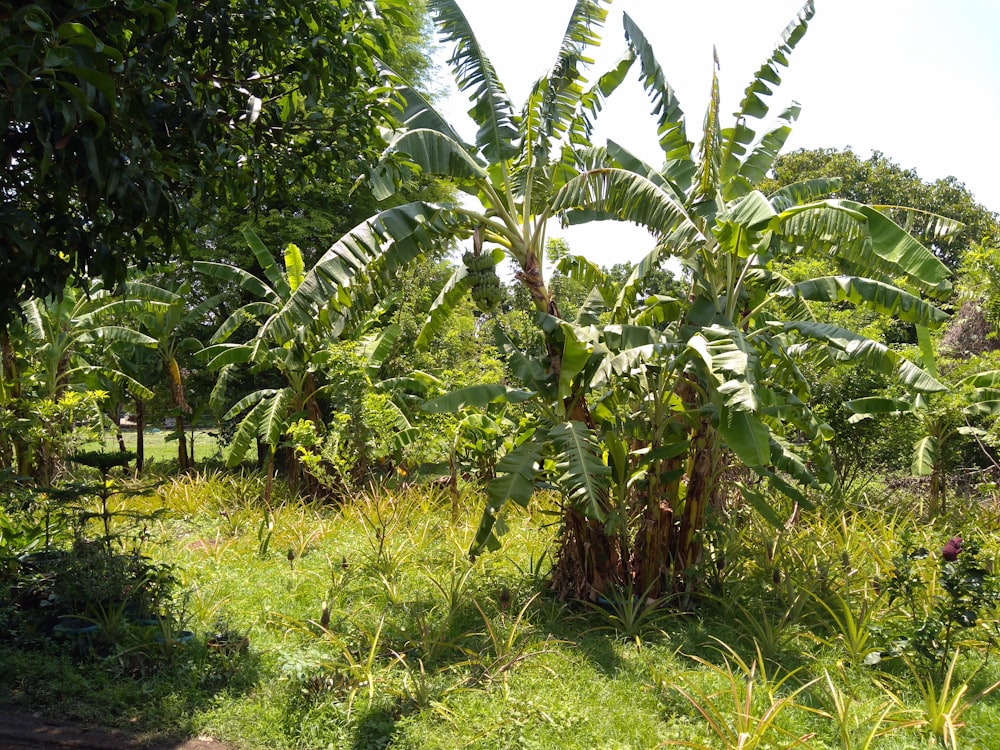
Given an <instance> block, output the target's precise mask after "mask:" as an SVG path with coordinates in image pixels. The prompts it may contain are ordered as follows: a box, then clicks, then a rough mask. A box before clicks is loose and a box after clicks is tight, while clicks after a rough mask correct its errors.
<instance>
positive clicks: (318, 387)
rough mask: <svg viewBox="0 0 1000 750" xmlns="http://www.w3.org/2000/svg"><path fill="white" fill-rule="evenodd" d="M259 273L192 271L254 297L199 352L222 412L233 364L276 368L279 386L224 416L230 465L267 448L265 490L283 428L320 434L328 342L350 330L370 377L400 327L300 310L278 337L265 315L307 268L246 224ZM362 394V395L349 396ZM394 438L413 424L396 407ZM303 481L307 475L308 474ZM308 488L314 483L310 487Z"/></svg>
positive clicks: (291, 248) (217, 267)
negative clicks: (231, 424) (237, 337)
mask: <svg viewBox="0 0 1000 750" xmlns="http://www.w3.org/2000/svg"><path fill="white" fill-rule="evenodd" d="M243 234H244V237H245V238H246V240H247V243H248V244H249V246H250V248H251V250H252V251H253V253H254V256H255V258H256V259H257V263H258V265H259V266H260V268H261V269H262V271H263V274H264V277H265V279H266V281H265V280H264V279H261V278H259V277H257V276H255V275H254V274H252V273H250V272H249V271H246V270H244V269H241V268H237V267H235V266H230V265H228V264H223V263H215V262H208V261H199V262H196V263H195V270H196V271H198V272H199V273H202V274H205V275H209V276H212V277H213V278H215V279H218V280H220V281H222V282H224V283H228V284H233V285H236V286H239V287H240V288H241V289H243V290H244V291H245V292H248V293H250V294H251V295H252V296H253V297H255V298H256V299H254V300H252V301H250V302H248V303H247V304H245V305H243V306H241V307H240V308H238V309H237V310H235V311H234V312H233V313H232V314H231V315H229V316H228V317H227V318H226V319H225V320H223V321H221V323H220V325H219V327H218V328H217V329H216V331H215V333H214V334H213V336H212V339H211V341H210V345H209V346H207V347H206V348H205V350H204V351H203V357H204V358H205V359H206V361H207V363H208V367H209V369H211V370H218V371H219V379H218V382H217V385H216V387H215V389H214V390H213V393H212V402H213V405H214V406H216V407H217V408H219V410H220V411H221V410H222V409H223V408H226V402H225V398H226V390H227V386H228V384H229V383H230V382H231V380H232V376H233V375H234V374H235V373H236V372H237V371H238V370H237V368H238V367H239V366H249V367H250V368H251V370H252V371H253V372H255V373H268V372H270V373H275V374H277V376H278V378H279V379H280V381H282V382H283V385H281V386H280V387H265V388H258V389H257V390H255V391H253V392H252V393H249V394H247V395H245V396H243V397H242V398H240V399H238V400H237V401H236V403H234V404H231V405H228V408H227V409H226V411H225V414H224V415H223V419H224V420H230V419H237V418H238V419H239V424H238V426H237V429H236V433H235V435H234V438H233V442H232V445H231V447H230V451H229V455H228V457H227V461H228V463H229V464H230V465H231V466H234V465H236V464H238V463H240V462H241V461H242V460H243V459H244V457H245V456H246V453H247V451H248V450H249V448H250V445H251V444H252V443H253V442H254V441H255V440H256V441H258V442H259V444H262V445H264V446H266V447H267V451H268V459H267V472H268V484H267V487H268V496H270V487H271V482H272V481H273V476H274V469H275V458H276V456H277V453H278V450H279V447H280V446H281V445H282V443H283V442H284V441H285V435H286V433H287V431H288V427H289V426H290V425H291V424H292V423H293V422H294V421H295V420H297V419H299V418H304V419H307V420H308V421H309V422H311V423H312V424H313V425H314V426H315V429H317V430H319V431H320V432H322V430H323V427H324V424H323V414H322V412H321V409H320V406H319V402H318V400H317V399H318V398H319V397H320V396H322V395H323V394H324V393H325V392H326V391H328V390H329V388H328V386H327V385H324V384H323V382H322V381H323V379H324V378H323V375H324V372H325V369H326V368H327V367H328V366H330V364H331V361H332V350H331V349H330V344H331V343H332V342H334V341H336V340H337V339H338V337H344V336H349V337H353V338H355V339H356V340H357V341H358V348H359V358H360V360H359V361H361V362H362V363H363V366H364V368H365V369H366V374H367V376H368V377H372V378H373V377H374V373H375V371H377V369H378V366H379V364H380V363H381V361H382V358H384V357H385V356H386V355H387V353H388V352H389V350H390V349H391V347H392V344H393V342H394V341H395V337H396V336H397V335H398V332H399V328H398V326H389V327H387V328H385V329H383V330H382V331H380V332H378V333H372V334H371V335H370V336H366V332H368V331H369V329H370V325H368V324H370V323H371V322H373V321H374V320H375V319H376V318H377V317H378V314H377V313H375V314H372V315H369V316H368V317H367V318H365V317H364V316H361V315H355V316H350V315H346V314H338V315H330V314H329V313H328V312H327V313H323V314H320V315H318V316H316V317H313V316H312V315H303V316H300V317H298V318H296V319H293V321H292V324H291V325H290V326H289V327H288V329H287V332H288V335H281V332H283V331H286V329H285V328H282V327H276V326H270V325H268V321H270V320H272V319H273V318H274V316H276V315H278V314H279V313H280V312H281V311H282V310H283V309H284V308H285V306H286V305H287V304H288V303H289V300H290V299H291V298H292V297H293V295H295V293H296V292H297V290H298V289H299V288H300V286H301V285H302V284H303V283H304V282H305V280H306V277H307V274H306V269H305V263H304V259H303V257H302V253H301V251H300V249H299V248H298V247H297V246H296V245H294V244H289V245H288V246H287V247H286V248H285V251H284V254H283V262H284V267H283V268H282V266H281V265H280V264H279V263H278V262H277V261H276V259H275V258H274V257H273V256H272V254H271V252H270V251H269V250H268V249H267V247H266V246H265V245H264V243H263V242H262V241H261V240H260V238H259V237H258V236H257V234H256V233H255V232H254V231H253V230H252V229H250V228H247V229H245V230H244V232H243ZM245 325H250V326H251V327H252V328H253V335H252V336H251V337H250V338H249V339H248V340H247V341H245V342H233V341H231V340H230V339H231V338H232V337H233V336H234V334H236V333H237V332H238V331H239V330H240V329H241V328H243V327H244V326H245ZM353 395H355V396H357V397H358V398H360V395H361V394H353ZM397 416H398V420H397V427H398V428H399V430H400V433H399V440H401V441H403V440H405V439H406V438H407V437H408V436H412V434H413V432H412V426H411V425H410V424H409V422H408V421H407V419H406V417H405V415H404V414H403V413H402V412H401V411H399V412H398V413H397ZM289 462H290V463H289V466H288V470H289V478H290V481H291V483H292V484H293V486H294V485H296V484H297V483H298V480H299V477H300V466H299V461H298V457H297V455H296V454H295V453H294V452H292V453H289ZM308 481H310V482H311V481H312V480H311V479H309V480H308ZM309 489H310V491H316V490H317V489H318V487H316V486H310V488H309Z"/></svg>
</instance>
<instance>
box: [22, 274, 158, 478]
mask: <svg viewBox="0 0 1000 750" xmlns="http://www.w3.org/2000/svg"><path fill="white" fill-rule="evenodd" d="M106 300H107V294H106V292H105V291H104V290H103V289H102V288H101V287H100V285H97V286H96V287H95V288H94V289H92V290H91V292H90V293H89V294H84V293H83V292H82V291H81V290H78V289H75V288H73V287H68V288H67V289H66V290H65V292H64V294H63V297H62V299H60V300H58V301H55V300H40V299H37V298H36V299H31V300H28V301H27V302H25V303H24V304H23V305H22V306H21V312H22V314H23V322H22V323H21V324H20V325H19V326H15V327H14V328H13V329H12V330H11V331H9V332H6V333H5V334H4V335H5V342H6V344H5V347H4V349H5V351H4V364H5V367H4V379H5V380H7V379H8V378H11V380H10V384H9V387H6V388H5V389H4V390H5V392H6V393H7V394H8V395H10V396H14V397H15V399H13V401H12V402H11V406H13V408H14V409H15V411H16V412H20V413H21V415H22V417H23V418H24V419H25V420H27V421H30V420H31V419H33V418H34V417H35V416H37V414H36V412H37V413H39V414H40V413H41V412H39V410H36V409H34V408H31V407H30V406H29V402H27V401H25V399H31V400H33V401H35V402H37V401H38V400H39V399H45V400H47V401H48V402H50V403H51V404H53V405H54V404H58V403H59V402H60V401H61V400H62V398H63V396H64V395H65V394H66V392H67V391H68V390H70V389H72V388H76V389H82V388H85V387H87V384H88V381H91V382H92V381H94V380H95V379H96V380H98V381H102V382H105V383H113V384H115V385H117V386H120V387H123V388H129V389H131V390H133V391H135V392H137V393H142V394H145V395H151V393H150V391H149V389H148V388H146V387H145V386H144V385H143V384H142V383H140V382H139V381H138V380H136V378H134V377H133V376H132V375H131V374H130V373H128V372H126V371H125V370H123V369H122V368H120V367H118V366H117V365H116V363H115V362H113V361H111V360H108V359H106V358H104V357H103V353H104V352H106V351H107V350H108V349H109V348H110V347H112V346H116V345H122V344H129V345H136V346H145V345H148V344H150V343H152V342H151V340H150V339H149V338H148V337H146V336H144V335H143V334H141V333H138V332H136V331H133V330H130V329H129V328H127V327H124V326H119V325H113V324H108V323H107V322H105V321H103V320H101V318H100V315H99V310H100V308H101V306H102V305H103V304H104V303H105V302H106ZM11 334H13V336H14V337H15V338H16V339H18V340H17V341H16V342H14V341H12V340H11V339H10V338H7V337H9V336H10V335H11ZM15 348H16V349H17V350H18V351H21V352H23V353H24V355H25V359H24V361H23V362H21V367H20V370H19V368H18V363H17V360H16V358H15V357H14V356H13V351H14V349H15ZM16 401H20V404H17V403H15V402H16ZM22 427H23V425H22ZM22 432H23V433H27V432H30V431H29V430H27V429H22V430H16V431H15V434H20V433H22ZM48 432H49V431H48V430H46V429H44V428H40V429H39V430H36V433H37V434H39V435H46V434H48ZM57 442H58V441H53V439H48V438H47V439H45V440H43V441H42V443H40V444H38V445H35V446H31V445H28V444H27V443H25V442H24V441H23V438H21V437H20V436H19V437H17V438H15V447H16V448H17V453H18V464H19V468H20V470H21V471H22V472H24V473H26V474H27V473H34V474H35V476H36V477H37V478H39V479H40V480H41V481H42V482H43V483H46V482H47V481H48V479H49V478H51V477H52V475H53V471H54V467H55V462H56V461H57V460H58V456H56V455H55V454H54V451H58V450H59V447H58V445H57ZM32 454H34V455H32ZM32 461H34V462H35V466H34V467H33V468H32V467H31V462H32Z"/></svg>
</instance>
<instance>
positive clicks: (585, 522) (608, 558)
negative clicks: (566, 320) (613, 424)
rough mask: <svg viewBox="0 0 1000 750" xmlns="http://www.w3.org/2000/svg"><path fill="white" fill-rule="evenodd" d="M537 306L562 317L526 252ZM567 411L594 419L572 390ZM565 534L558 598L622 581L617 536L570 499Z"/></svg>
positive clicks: (583, 596)
mask: <svg viewBox="0 0 1000 750" xmlns="http://www.w3.org/2000/svg"><path fill="white" fill-rule="evenodd" d="M517 278H518V280H519V281H520V282H521V283H522V284H524V286H525V288H526V289H527V291H528V294H529V295H530V296H531V300H532V302H533V303H534V305H535V308H536V309H537V310H539V311H541V312H545V313H547V314H549V315H552V316H553V317H556V318H558V317H560V314H559V307H558V305H557V304H556V301H555V299H554V298H553V296H552V294H551V293H550V291H549V289H548V288H547V287H546V285H545V280H544V277H543V275H542V270H541V265H540V264H539V262H538V257H537V256H536V255H535V254H534V253H531V252H529V253H527V254H526V255H525V259H524V261H523V262H522V264H521V270H520V271H519V272H518V273H517ZM545 346H546V349H547V353H548V357H549V372H550V373H551V374H552V375H553V376H554V378H555V380H556V382H558V381H559V374H560V372H561V371H562V362H563V351H562V348H561V347H560V345H559V344H558V342H556V341H555V340H554V339H553V338H552V336H550V335H546V337H545ZM564 407H565V410H566V415H567V417H568V418H569V419H570V420H572V421H576V422H580V423H582V424H585V425H587V427H590V428H593V427H594V420H593V418H592V417H591V415H590V411H589V409H588V408H587V402H586V400H585V399H584V398H583V396H582V395H578V394H571V395H570V396H568V397H567V398H566V399H565V401H564ZM564 513H565V516H564V520H563V538H562V541H561V546H560V550H559V556H558V559H557V560H556V565H555V568H554V569H553V571H552V588H553V589H554V590H555V591H556V595H557V596H558V597H559V598H560V599H567V598H572V599H580V600H585V601H596V600H597V598H598V597H599V596H601V595H602V594H605V593H607V592H608V590H609V588H611V587H614V586H616V585H619V586H620V585H622V584H623V583H624V582H625V581H624V578H625V570H624V566H623V564H622V552H621V544H620V542H619V540H618V537H617V536H615V535H611V534H608V532H607V529H606V528H605V526H604V524H603V523H601V522H599V521H596V520H594V519H590V518H587V517H585V516H584V515H583V514H582V513H581V512H580V511H579V510H577V509H576V508H574V507H573V505H572V504H570V503H566V504H565V507H564Z"/></svg>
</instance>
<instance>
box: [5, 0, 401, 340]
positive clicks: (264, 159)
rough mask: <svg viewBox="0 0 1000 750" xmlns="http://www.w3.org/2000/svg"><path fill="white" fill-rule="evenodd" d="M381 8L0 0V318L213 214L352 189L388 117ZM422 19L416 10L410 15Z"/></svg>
mask: <svg viewBox="0 0 1000 750" xmlns="http://www.w3.org/2000/svg"><path fill="white" fill-rule="evenodd" d="M403 6H404V4H403V3H398V2H396V0H389V2H383V3H381V7H382V11H381V12H382V14H383V15H382V16H380V15H379V14H378V11H377V10H376V8H375V6H374V4H371V3H359V2H354V1H353V0H332V1H331V2H325V3H315V4H309V5H307V6H303V4H301V3H298V2H293V0H275V1H274V2H268V3H256V2H250V1H249V0H235V2H233V1H231V0H206V1H204V2H195V0H133V1H132V2H129V3H108V2H105V1H104V0H81V1H80V2H66V1H65V0H39V1H38V2H35V3H31V4H28V5H22V4H20V3H16V2H11V1H10V0H6V1H5V2H0V40H2V43H3V47H4V54H3V55H2V56H0V78H2V80H3V84H4V85H3V86H2V87H0V124H2V127H3V139H2V144H0V158H2V160H3V163H4V164H5V166H6V169H5V170H4V171H3V173H2V175H0V249H2V252H0V322H2V321H3V320H9V318H10V317H11V315H12V314H14V312H15V311H16V310H17V307H18V305H19V303H20V301H22V300H25V299H27V298H30V297H32V296H46V295H48V296H58V295H59V294H60V293H61V292H62V289H63V288H64V286H65V284H66V282H67V280H68V279H71V278H77V279H82V280H86V279H87V278H88V277H89V278H93V277H102V278H103V279H104V280H105V281H106V282H120V281H121V280H122V278H123V277H124V273H125V269H126V267H127V265H128V264H129V263H131V262H135V261H137V262H139V263H140V264H143V263H145V262H148V261H150V260H160V259H163V258H164V257H166V256H167V255H168V253H169V252H170V251H171V250H173V249H176V247H177V246H178V243H179V242H180V241H181V240H183V238H184V236H185V234H186V230H187V229H188V227H189V226H191V225H194V224H195V223H196V222H197V221H198V219H199V217H202V216H205V215H209V214H211V213H212V212H213V210H214V209H215V207H216V206H218V205H219V204H221V203H223V202H226V203H229V204H243V205H249V204H250V203H252V202H254V201H258V200H260V199H262V198H264V197H266V196H267V195H268V194H269V193H272V194H273V193H276V192H280V191H281V190H282V189H283V188H284V187H285V186H287V185H288V184H289V183H290V182H291V181H292V180H293V179H295V178H297V177H301V176H303V175H306V176H309V177H310V178H325V179H336V180H340V181H343V182H345V183H347V182H349V181H350V180H353V178H354V175H355V173H356V166H355V165H356V163H357V160H358V159H359V158H364V157H365V156H366V155H368V154H369V153H370V152H371V149H372V148H374V147H375V146H376V144H377V143H378V133H377V128H378V126H379V123H380V122H381V121H382V120H383V118H384V116H386V115H387V114H388V108H387V106H388V105H387V100H386V97H384V96H383V90H382V89H381V88H380V87H379V85H378V82H379V78H378V71H377V69H376V66H375V64H374V63H373V60H372V58H373V56H376V55H382V56H386V55H388V56H391V54H392V42H391V40H390V37H389V35H388V34H387V29H388V28H389V26H390V24H409V23H411V21H410V20H408V19H409V14H408V13H404V12H403V10H405V8H404V7H403ZM418 15H419V14H418Z"/></svg>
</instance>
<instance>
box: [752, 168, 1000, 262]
mask: <svg viewBox="0 0 1000 750" xmlns="http://www.w3.org/2000/svg"><path fill="white" fill-rule="evenodd" d="M823 177H827V178H829V177H839V178H840V179H841V185H840V188H839V190H838V191H837V196H838V197H841V198H847V199H849V200H852V201H857V202H858V203H868V204H871V205H877V206H906V207H908V208H911V209H918V210H919V211H924V212H927V213H928V214H936V215H938V216H944V217H947V218H949V219H954V220H956V221H960V222H962V224H964V225H965V226H964V227H963V228H962V229H961V230H960V231H959V232H957V233H955V234H953V235H951V236H949V237H948V238H947V240H946V241H945V240H943V239H941V238H940V237H934V236H928V232H926V231H925V230H926V229H927V228H928V226H925V225H927V224H933V220H932V219H931V218H930V217H928V219H927V220H924V221H921V220H920V219H919V217H916V215H915V214H913V213H912V212H910V213H909V214H908V218H910V219H913V218H915V217H916V220H915V221H908V222H905V223H906V225H907V228H908V229H910V230H911V231H913V233H914V234H916V235H917V236H921V235H923V239H924V240H925V241H928V242H929V243H930V244H931V246H932V247H933V249H934V252H935V254H936V255H937V256H938V257H939V258H941V260H942V261H943V262H944V263H945V264H946V265H947V266H948V267H949V268H951V269H953V270H954V269H955V268H957V267H958V265H959V263H961V261H962V257H963V255H964V254H965V252H966V251H967V250H968V249H969V247H970V246H972V245H973V244H976V243H980V244H982V243H990V242H994V243H995V242H1000V220H998V217H997V214H996V213H995V212H993V211H990V210H989V209H988V208H986V207H985V206H983V205H981V204H979V203H977V202H976V199H975V197H974V196H973V195H972V193H971V192H970V191H969V190H968V188H966V187H965V185H963V184H962V183H961V182H959V181H958V180H957V179H956V178H954V177H944V178H941V179H938V180H934V181H933V182H929V181H927V180H924V179H922V178H921V177H920V175H918V174H917V172H916V171H915V170H913V169H904V168H903V167H901V166H899V165H898V164H896V163H895V162H894V161H893V160H892V159H890V158H889V157H887V156H886V155H885V154H883V153H882V152H880V151H875V152H874V153H872V155H871V156H870V157H869V158H867V159H862V158H861V157H860V156H858V155H857V154H855V153H854V152H853V151H852V150H851V149H850V148H847V149H844V150H842V151H841V150H838V149H834V148H817V149H800V150H798V151H792V152H789V153H787V154H782V155H781V156H779V157H778V159H777V161H776V162H775V163H774V169H773V171H772V174H771V175H770V177H769V179H768V180H767V181H766V182H765V183H764V184H763V186H762V188H763V190H764V191H765V192H769V191H773V190H776V189H778V188H781V187H784V186H786V185H791V184H793V183H796V182H802V181H804V180H808V179H814V178H823ZM890 214H891V211H890ZM894 218H897V219H898V218H900V217H897V216H894ZM930 234H933V232H931V233H930Z"/></svg>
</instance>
